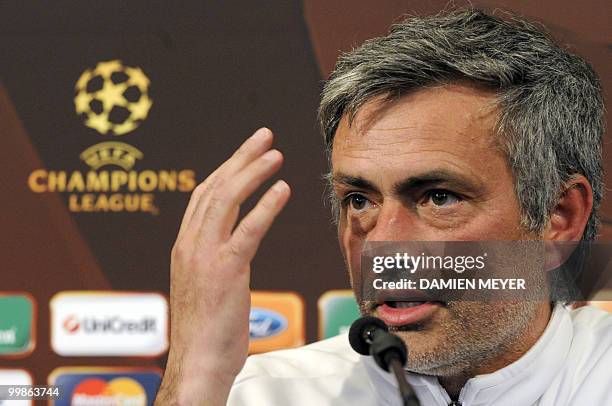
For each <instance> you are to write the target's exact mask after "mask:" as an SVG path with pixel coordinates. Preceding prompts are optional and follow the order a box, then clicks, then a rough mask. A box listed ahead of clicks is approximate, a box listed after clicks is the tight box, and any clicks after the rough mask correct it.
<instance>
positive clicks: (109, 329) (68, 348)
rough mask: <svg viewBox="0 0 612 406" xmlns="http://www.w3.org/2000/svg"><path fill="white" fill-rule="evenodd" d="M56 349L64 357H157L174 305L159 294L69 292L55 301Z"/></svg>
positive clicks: (53, 339) (53, 344)
mask: <svg viewBox="0 0 612 406" xmlns="http://www.w3.org/2000/svg"><path fill="white" fill-rule="evenodd" d="M50 307H51V347H52V348H53V350H54V351H55V352H56V353H58V354H59V355H63V356H145V357H146V356H149V357H151V356H157V355H160V354H162V353H163V352H164V351H166V349H167V348H168V303H167V300H166V298H165V297H164V296H162V295H161V294H157V293H127V292H125V293H124V292H106V291H98V292H92V291H86V292H79V291H75V292H63V293H59V294H57V295H55V296H54V297H53V299H52V300H51V304H50Z"/></svg>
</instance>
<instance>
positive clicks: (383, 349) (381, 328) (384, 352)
mask: <svg viewBox="0 0 612 406" xmlns="http://www.w3.org/2000/svg"><path fill="white" fill-rule="evenodd" d="M349 342H350V344H351V347H353V349H354V350H355V351H357V352H358V353H359V354H361V355H371V356H372V357H373V358H374V361H376V364H377V365H378V366H379V367H381V368H382V369H384V370H385V371H387V372H389V371H390V370H391V371H392V372H393V374H394V375H395V379H396V380H397V385H398V387H399V391H400V397H401V398H402V401H403V404H404V406H419V405H420V402H419V400H418V399H417V397H416V395H415V394H414V391H413V390H412V388H411V387H410V385H409V384H408V382H407V381H406V375H405V373H404V365H406V360H407V359H408V349H407V348H406V344H404V342H403V341H402V339H401V338H399V337H398V336H396V335H395V334H392V333H389V329H388V327H387V325H386V324H385V323H384V322H383V321H382V320H381V319H379V318H376V317H371V316H366V317H362V318H360V319H357V320H355V321H354V322H353V324H351V329H350V330H349Z"/></svg>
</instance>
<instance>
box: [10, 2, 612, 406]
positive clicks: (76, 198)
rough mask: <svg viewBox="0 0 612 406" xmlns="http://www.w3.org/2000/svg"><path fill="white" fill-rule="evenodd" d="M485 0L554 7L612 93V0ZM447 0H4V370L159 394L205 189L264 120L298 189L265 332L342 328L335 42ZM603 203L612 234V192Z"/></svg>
mask: <svg viewBox="0 0 612 406" xmlns="http://www.w3.org/2000/svg"><path fill="white" fill-rule="evenodd" d="M472 3H473V4H474V5H475V6H480V7H484V8H486V9H489V10H492V9H494V8H497V7H500V8H503V9H507V10H512V11H515V12H519V13H521V14H523V15H525V16H526V17H529V18H532V19H535V20H538V21H540V22H542V23H543V24H545V25H546V26H547V27H548V28H549V29H550V30H551V31H552V33H553V34H554V35H556V36H557V37H558V38H559V39H560V40H561V42H562V43H566V44H571V45H572V46H573V49H574V50H575V52H578V53H580V54H582V55H583V56H585V57H586V58H587V59H589V60H590V61H591V63H592V64H593V65H594V67H595V69H596V70H597V71H598V73H599V75H600V77H601V79H602V82H603V85H604V87H605V89H606V92H607V93H608V95H609V90H610V89H611V78H610V73H609V66H606V64H605V62H606V61H608V60H609V59H608V58H609V55H610V29H609V27H608V22H607V21H606V18H605V17H606V13H605V12H604V11H605V10H607V4H606V3H605V2H604V1H591V2H588V3H581V2H573V1H569V0H563V1H552V0H547V1H542V2H504V1H473V2H472ZM445 4H446V2H445V1H433V0H432V1H427V2H423V1H388V0H387V1H378V2H376V4H375V5H374V3H372V2H368V1H350V0H341V1H333V2H329V1H312V0H311V1H308V0H306V1H303V2H300V1H287V0H284V1H267V2H246V1H243V2H220V1H197V2H196V1H191V2H181V3H174V2H165V3H161V4H160V3H155V4H153V3H152V2H145V1H130V2H118V1H105V2H90V1H88V2H64V1H57V2H52V3H48V2H18V1H13V2H11V1H4V2H1V3H0V143H1V145H0V168H1V170H0V179H1V182H0V185H1V191H2V199H0V219H1V224H0V226H1V230H2V244H1V245H0V255H1V258H2V274H1V275H2V277H1V284H0V383H3V382H11V383H20V382H21V383H30V382H33V383H35V384H45V383H56V384H61V385H64V387H65V388H68V391H69V392H70V396H71V397H72V401H73V404H87V402H88V399H91V398H90V397H92V396H93V397H95V396H98V397H99V396H106V397H112V396H114V395H118V394H124V395H125V394H129V396H132V398H133V399H135V400H136V401H137V403H138V402H141V403H142V404H150V403H151V401H152V398H153V394H154V393H155V390H156V388H157V385H158V384H159V379H160V374H161V371H162V368H163V366H164V365H165V360H166V354H167V348H168V328H169V326H168V302H167V298H168V294H169V253H170V249H171V247H172V244H173V241H174V239H175V237H176V233H177V230H178V225H179V223H180V219H181V217H182V213H183V211H184V209H185V207H186V204H187V201H188V199H189V195H190V192H191V191H192V190H193V188H194V187H195V186H196V185H197V184H198V183H199V182H200V181H202V180H203V179H204V178H205V177H206V176H207V175H208V174H209V173H210V172H212V171H213V170H214V169H215V168H216V167H217V166H218V165H219V164H221V163H222V162H223V161H224V160H225V159H226V158H227V157H228V156H229V155H230V154H231V153H232V152H233V150H234V149H235V148H236V147H237V146H238V145H240V143H241V142H242V141H243V140H244V139H245V138H246V137H247V136H248V135H250V134H251V133H252V132H253V130H255V129H256V128H258V127H260V126H264V125H265V126H267V127H269V128H271V129H272V130H273V131H274V132H275V134H276V141H275V145H276V147H277V148H278V149H280V150H281V151H283V153H284V154H285V165H284V167H283V169H282V170H281V172H280V174H279V176H280V177H282V178H283V179H286V180H287V181H288V183H289V184H290V185H291V186H292V190H293V195H292V199H291V201H290V203H289V204H288V206H287V207H286V209H285V210H284V211H283V213H282V214H281V215H280V217H279V219H278V221H277V222H276V224H275V225H274V226H273V228H272V230H271V232H270V233H269V235H268V236H267V237H266V240H265V241H264V243H263V244H262V246H261V248H260V250H259V253H258V255H257V257H256V259H255V261H254V263H253V276H252V287H253V289H254V294H253V309H252V313H251V323H250V325H251V338H252V340H251V348H250V350H251V352H263V351H269V350H271V349H277V348H288V347H293V346H298V345H301V344H303V343H307V342H312V341H315V340H316V339H318V338H320V337H327V336H331V335H334V334H337V333H338V332H340V331H342V330H343V329H344V328H346V326H347V325H348V324H349V323H350V321H351V320H352V319H354V318H355V317H356V315H357V310H356V307H355V304H354V302H353V299H352V296H351V293H350V291H348V290H347V289H348V288H349V286H348V278H347V276H346V272H345V269H344V265H343V262H342V259H341V256H340V253H339V249H338V243H337V240H336V237H335V230H334V227H333V226H332V225H331V223H330V215H329V207H326V206H325V204H324V184H323V182H322V180H321V175H322V174H323V173H324V172H325V170H326V161H325V157H324V154H323V148H322V139H321V136H320V134H319V132H318V129H317V127H316V109H317V105H318V100H319V93H320V91H321V86H322V81H323V80H324V79H325V78H326V77H327V76H328V75H329V73H330V71H331V70H332V69H333V66H334V62H335V60H336V58H337V55H338V53H339V51H340V50H349V49H351V47H353V46H355V45H357V44H359V43H361V42H362V41H363V40H365V39H367V38H370V37H372V36H376V35H381V34H384V33H385V32H386V31H387V29H388V26H389V25H390V24H391V23H392V22H394V21H398V20H399V19H401V15H402V14H405V13H418V14H429V13H433V12H437V11H439V10H441V9H443V8H444V7H445ZM456 4H457V5H462V4H464V2H461V1H457V2H456ZM606 68H608V69H606ZM608 99H609V97H608ZM608 111H610V108H609V106H608ZM609 121H610V120H609V118H608V122H609ZM610 153H611V152H610V140H609V137H608V138H606V157H609V156H610ZM611 165H612V160H611V159H609V158H606V160H605V166H606V169H608V173H609V172H610V169H612V168H611ZM608 179H609V178H608ZM608 184H610V182H609V181H608ZM258 196H259V195H258ZM258 196H256V197H258ZM255 201H256V198H253V199H251V200H249V201H248V203H247V205H246V207H245V209H244V212H246V211H247V210H248V209H249V208H250V207H252V206H253V204H254V202H255ZM603 211H604V225H603V227H602V232H601V234H602V236H601V238H610V237H611V236H612V225H611V224H612V204H611V203H610V199H608V200H606V201H605V202H604V206H603ZM203 294H204V292H203ZM210 310H211V311H215V309H210ZM205 350H206V349H205V348H203V349H202V351H205ZM126 396H127V395H126ZM69 402H70V399H69V398H68V399H64V400H61V401H58V402H56V404H58V405H60V404H69ZM79 402H80V403H79ZM0 404H3V405H5V404H8V402H4V403H2V402H1V401H0Z"/></svg>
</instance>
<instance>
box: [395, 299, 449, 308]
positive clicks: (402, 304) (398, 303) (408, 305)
mask: <svg viewBox="0 0 612 406" xmlns="http://www.w3.org/2000/svg"><path fill="white" fill-rule="evenodd" d="M424 303H435V304H438V305H440V306H446V302H440V301H410V302H409V301H397V300H386V301H385V302H384V304H385V305H387V306H389V307H392V308H394V309H409V308H411V307H417V306H420V305H422V304H424Z"/></svg>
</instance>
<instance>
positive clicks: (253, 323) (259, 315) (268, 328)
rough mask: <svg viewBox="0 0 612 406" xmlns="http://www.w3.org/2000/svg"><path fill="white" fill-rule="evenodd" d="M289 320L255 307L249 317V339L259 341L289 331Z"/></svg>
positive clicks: (270, 311)
mask: <svg viewBox="0 0 612 406" xmlns="http://www.w3.org/2000/svg"><path fill="white" fill-rule="evenodd" d="M287 324H288V323H287V319H286V318H285V317H283V316H282V315H280V314H278V313H276V312H274V311H272V310H268V309H261V308H257V307H254V308H252V309H251V314H250V315H249V338H250V339H251V340H259V339H262V338H268V337H272V336H275V335H278V334H280V333H282V332H283V331H285V330H286V329H287Z"/></svg>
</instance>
